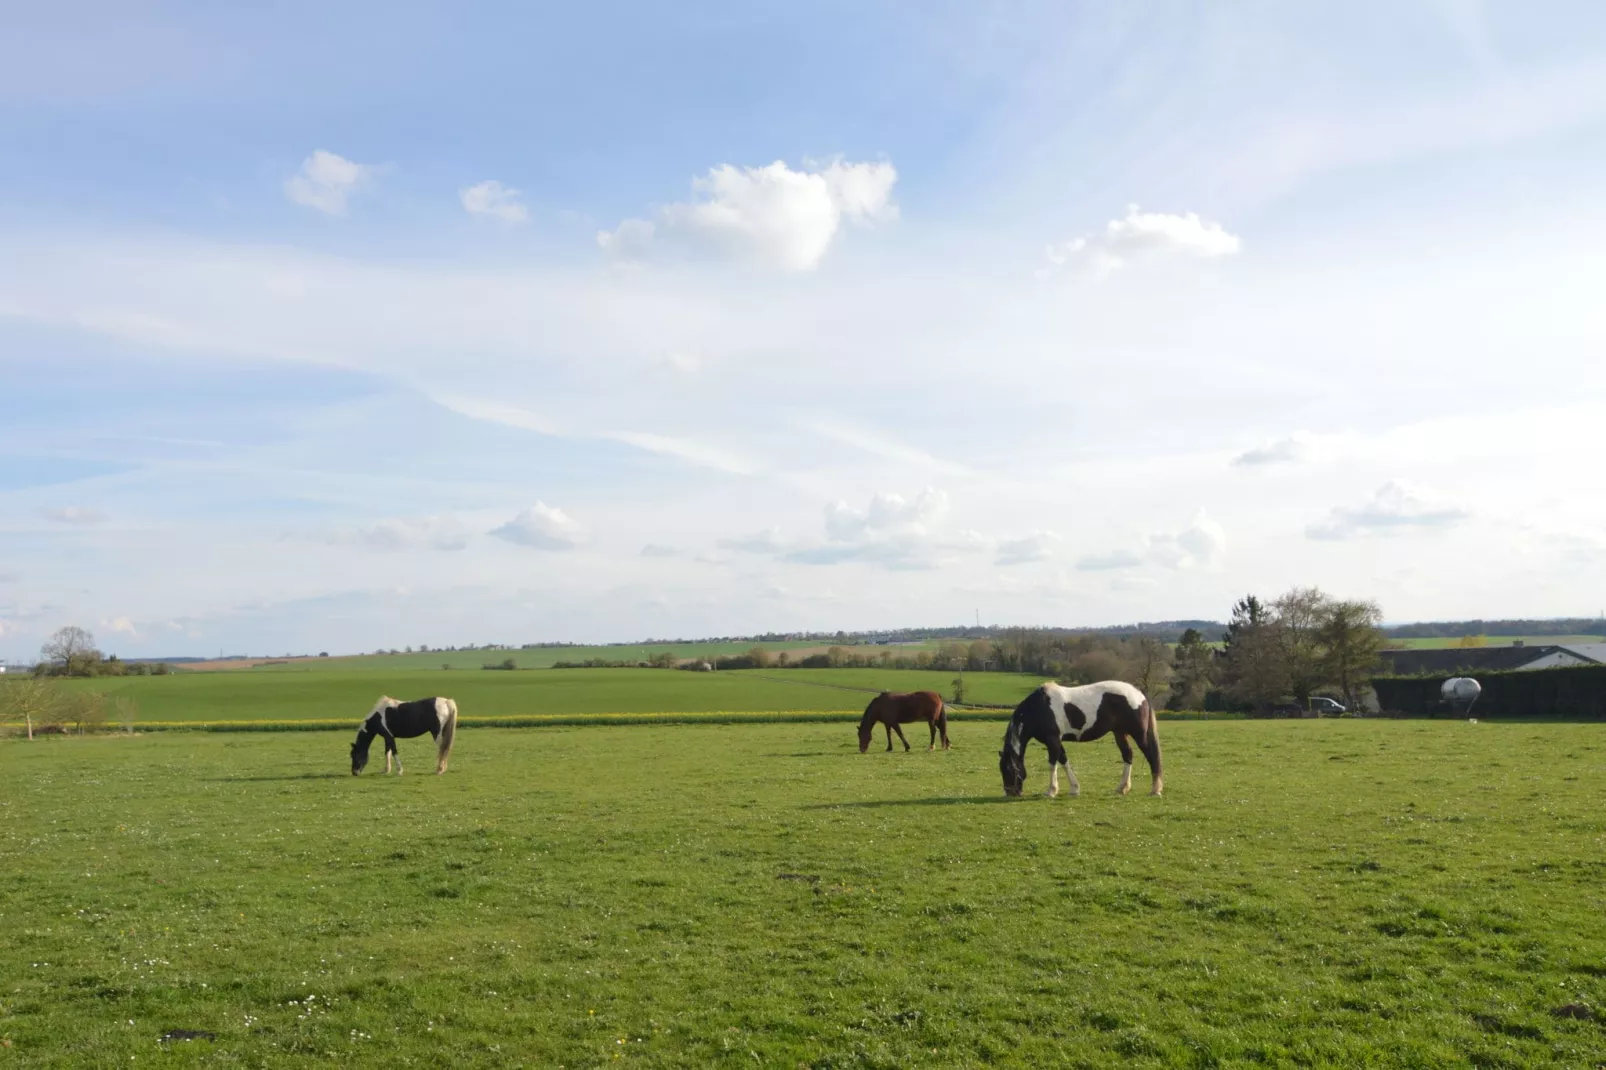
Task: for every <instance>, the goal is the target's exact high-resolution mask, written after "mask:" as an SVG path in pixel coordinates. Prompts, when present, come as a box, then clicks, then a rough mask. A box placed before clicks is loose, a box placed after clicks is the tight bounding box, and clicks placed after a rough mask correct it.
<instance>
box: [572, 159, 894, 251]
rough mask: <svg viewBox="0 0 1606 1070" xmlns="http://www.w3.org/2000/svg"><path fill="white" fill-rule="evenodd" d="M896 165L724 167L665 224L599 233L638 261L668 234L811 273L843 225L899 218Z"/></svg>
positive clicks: (666, 216)
mask: <svg viewBox="0 0 1606 1070" xmlns="http://www.w3.org/2000/svg"><path fill="white" fill-rule="evenodd" d="M897 181H898V172H897V171H896V169H894V168H893V166H892V164H890V163H887V162H885V161H882V162H878V163H846V162H844V161H842V160H833V161H831V162H830V163H828V164H825V165H824V166H820V165H818V164H805V165H804V168H803V169H802V170H796V171H794V170H793V169H792V168H790V167H788V166H787V165H786V164H785V163H783V162H782V161H780V160H777V161H775V162H774V163H772V164H769V165H768V166H765V167H734V166H732V165H731V164H720V165H719V166H718V167H714V168H712V169H710V170H709V172H708V174H707V175H705V176H703V177H701V178H697V179H694V180H693V181H692V190H693V192H694V193H695V194H696V195H697V197H696V199H694V200H692V201H689V202H684V203H677V204H670V205H667V206H665V207H664V208H663V210H662V212H661V213H660V221H661V227H660V226H659V225H655V224H654V223H651V222H649V221H647V220H644V219H626V220H624V221H623V222H622V223H620V224H619V226H618V228H617V229H615V230H612V231H601V232H599V233H598V234H597V244H598V245H599V246H601V247H602V249H603V250H604V251H605V252H608V253H609V254H611V255H613V256H616V257H618V258H620V259H625V260H639V259H641V258H643V257H644V256H645V255H646V254H647V251H648V250H649V249H650V248H651V247H652V246H653V245H654V244H656V242H657V240H658V237H659V232H660V230H661V231H662V232H663V233H664V234H665V235H684V236H686V237H687V238H689V239H691V240H693V241H695V242H698V243H700V244H703V245H706V246H708V247H710V248H712V249H713V250H715V251H716V252H719V253H723V254H725V255H730V256H733V257H737V258H741V259H749V260H754V261H757V262H759V263H763V264H766V265H768V266H771V267H775V268H780V269H784V270H790V271H812V270H813V269H814V268H816V267H818V266H819V264H820V261H821V260H823V259H824V257H825V254H826V252H827V250H829V249H830V247H831V243H832V242H833V241H834V240H835V238H836V236H837V234H838V232H839V231H840V230H841V229H842V224H843V221H844V220H846V221H848V222H852V223H859V224H866V225H869V224H874V223H880V222H886V221H890V220H893V219H896V218H897V215H898V208H897V205H896V204H894V203H893V201H892V187H893V186H894V185H895V184H896V183H897Z"/></svg>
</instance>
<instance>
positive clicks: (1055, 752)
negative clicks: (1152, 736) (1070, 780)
mask: <svg viewBox="0 0 1606 1070" xmlns="http://www.w3.org/2000/svg"><path fill="white" fill-rule="evenodd" d="M1062 765H1063V766H1065V771H1066V772H1067V773H1068V772H1070V770H1071V765H1070V763H1069V762H1067V761H1066V760H1065V744H1063V743H1060V742H1058V741H1057V740H1056V741H1055V742H1054V743H1052V744H1050V745H1049V748H1048V790H1047V791H1045V792H1043V794H1044V795H1047V796H1048V797H1049V798H1050V799H1052V798H1054V797H1055V796H1057V795H1059V793H1060V766H1062Z"/></svg>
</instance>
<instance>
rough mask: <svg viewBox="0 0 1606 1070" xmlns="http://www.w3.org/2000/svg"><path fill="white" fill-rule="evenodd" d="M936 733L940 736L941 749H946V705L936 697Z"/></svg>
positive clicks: (940, 698) (939, 697)
mask: <svg viewBox="0 0 1606 1070" xmlns="http://www.w3.org/2000/svg"><path fill="white" fill-rule="evenodd" d="M937 731H938V732H939V733H941V735H942V749H943V750H947V749H948V703H946V702H944V701H943V700H942V696H941V695H938V696H937Z"/></svg>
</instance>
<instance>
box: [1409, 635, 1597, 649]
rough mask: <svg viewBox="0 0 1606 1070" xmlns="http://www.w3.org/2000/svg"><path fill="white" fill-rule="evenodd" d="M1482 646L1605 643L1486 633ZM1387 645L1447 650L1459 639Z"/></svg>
mask: <svg viewBox="0 0 1606 1070" xmlns="http://www.w3.org/2000/svg"><path fill="white" fill-rule="evenodd" d="M1483 639H1484V643H1483V645H1484V646H1510V645H1511V644H1513V643H1516V642H1519V641H1520V642H1522V643H1524V644H1526V645H1527V646H1568V645H1571V644H1577V643H1606V636H1601V635H1486V636H1484V637H1483ZM1388 645H1389V646H1391V647H1395V648H1397V649H1400V650H1449V649H1452V648H1454V647H1459V646H1460V645H1461V640H1459V639H1444V638H1437V639H1390V640H1389V641H1388Z"/></svg>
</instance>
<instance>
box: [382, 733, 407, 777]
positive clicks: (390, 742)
mask: <svg viewBox="0 0 1606 1070" xmlns="http://www.w3.org/2000/svg"><path fill="white" fill-rule="evenodd" d="M393 756H394V757H395V759H396V775H397V776H401V775H402V772H403V770H402V763H401V751H399V750H397V749H396V737H395V736H393V735H391V734H390V733H389V732H386V733H385V772H386V773H387V774H389V772H390V759H391V758H392V757H393Z"/></svg>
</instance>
